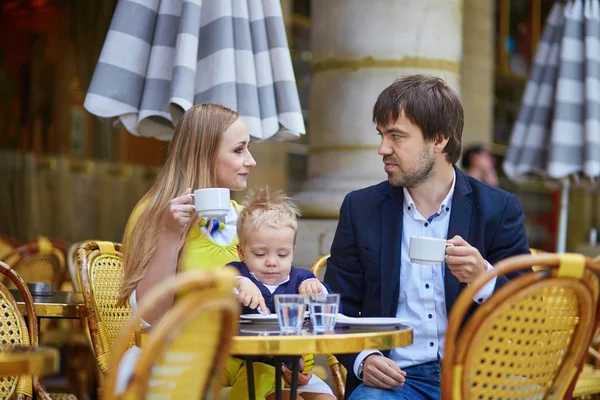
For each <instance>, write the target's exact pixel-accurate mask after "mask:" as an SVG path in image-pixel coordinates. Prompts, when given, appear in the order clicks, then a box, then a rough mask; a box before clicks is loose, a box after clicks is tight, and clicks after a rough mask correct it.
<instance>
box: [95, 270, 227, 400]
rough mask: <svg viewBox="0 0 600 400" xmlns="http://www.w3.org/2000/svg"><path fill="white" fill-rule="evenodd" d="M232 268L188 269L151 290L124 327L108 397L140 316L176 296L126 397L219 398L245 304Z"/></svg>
mask: <svg viewBox="0 0 600 400" xmlns="http://www.w3.org/2000/svg"><path fill="white" fill-rule="evenodd" d="M235 276H236V274H235V273H234V272H233V271H232V270H230V269H222V270H217V271H211V272H204V273H203V272H194V271H192V272H183V273H180V274H178V275H176V276H175V277H172V278H171V279H169V280H166V281H165V282H164V283H162V284H161V285H159V286H157V287H156V288H154V289H153V290H152V292H151V293H149V294H148V295H147V296H146V297H145V299H144V301H142V302H140V303H139V308H138V310H137V311H136V312H135V313H134V314H133V315H132V318H131V319H130V320H129V321H128V322H127V325H126V326H125V327H124V328H123V332H122V333H121V336H120V338H119V342H118V344H117V345H116V346H115V351H114V353H113V354H114V358H113V359H111V367H110V371H109V374H108V378H107V380H106V391H105V394H106V397H105V399H114V398H115V397H114V394H113V393H114V392H115V390H114V388H115V380H116V375H117V372H116V369H117V366H118V363H119V361H120V358H121V357H122V355H123V354H124V352H125V350H126V348H127V342H128V340H129V337H130V336H131V334H132V333H134V332H135V329H137V328H136V327H137V326H138V325H139V321H140V318H143V316H144V315H145V313H146V312H147V311H148V310H150V309H152V308H154V307H155V305H156V304H158V303H160V302H162V301H165V299H166V298H167V297H170V296H174V297H175V298H176V299H177V300H176V301H175V303H174V305H173V307H172V308H171V310H170V311H169V312H168V313H167V315H166V316H165V317H164V318H163V320H162V321H161V323H160V324H159V325H157V326H154V327H153V329H152V332H151V333H150V335H149V337H148V339H147V341H146V342H145V344H144V347H143V349H142V353H141V355H140V358H139V360H138V362H137V364H136V368H135V371H134V373H133V377H132V379H131V381H130V382H129V385H128V388H127V391H126V393H125V395H123V398H136V399H146V398H147V399H163V398H164V399H171V398H172V399H213V398H217V393H218V391H219V390H220V384H219V382H220V380H221V377H222V375H223V373H224V369H225V363H226V361H227V359H228V357H229V349H230V346H231V339H232V337H233V335H234V334H235V332H236V331H237V320H238V315H239V304H238V302H237V300H236V298H235V296H234V295H233V290H232V289H233V287H234V284H235Z"/></svg>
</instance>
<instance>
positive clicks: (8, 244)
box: [0, 235, 21, 260]
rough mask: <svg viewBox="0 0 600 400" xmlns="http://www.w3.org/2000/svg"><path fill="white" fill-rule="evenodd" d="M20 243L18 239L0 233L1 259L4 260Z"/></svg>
mask: <svg viewBox="0 0 600 400" xmlns="http://www.w3.org/2000/svg"><path fill="white" fill-rule="evenodd" d="M20 245H21V243H20V242H19V241H18V240H16V239H13V238H11V237H9V236H4V235H0V260H3V259H4V257H5V256H6V255H7V254H8V253H10V252H12V251H13V250H14V249H16V248H17V247H19V246H20Z"/></svg>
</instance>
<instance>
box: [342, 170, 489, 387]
mask: <svg viewBox="0 0 600 400" xmlns="http://www.w3.org/2000/svg"><path fill="white" fill-rule="evenodd" d="M455 183H456V172H455V173H454V180H453V182H452V187H451V188H450V191H449V192H448V194H447V195H446V198H444V200H443V201H442V203H441V205H440V208H439V209H438V211H437V212H436V213H435V214H433V215H431V216H429V217H428V218H425V217H424V216H423V215H421V213H420V212H419V211H418V210H417V208H416V207H415V203H414V201H413V199H412V197H411V196H410V193H409V192H408V190H407V189H404V204H403V209H404V216H403V218H402V254H401V257H400V260H399V262H400V263H401V265H402V268H401V269H400V292H399V293H400V294H399V298H398V309H397V310H396V317H397V318H402V319H403V320H406V321H407V322H406V325H408V326H410V327H411V328H413V344H412V345H410V346H407V347H398V348H395V349H393V350H392V351H391V352H390V358H391V359H392V360H394V361H395V362H396V364H397V365H398V366H399V367H400V368H405V367H410V366H413V365H418V364H424V363H427V362H431V361H436V360H441V359H442V356H443V354H444V336H445V335H446V328H447V326H448V315H446V314H447V313H446V300H445V289H444V269H445V263H444V265H441V266H440V265H424V264H413V263H411V261H410V259H409V257H408V250H409V245H410V238H411V236H427V237H432V238H438V239H447V237H446V236H447V235H448V226H449V224H450V215H451V213H452V197H453V195H454V186H455ZM464 239H465V240H466V239H467V238H464ZM491 268H493V267H492V266H491V265H490V264H489V263H488V270H489V269H491ZM495 285H496V279H495V278H494V279H493V280H491V281H490V282H488V283H487V284H486V285H485V286H484V287H483V288H482V289H481V290H480V291H479V292H478V293H477V295H476V296H475V298H474V301H476V302H478V303H481V302H483V301H485V300H487V299H488V298H489V297H490V296H491V295H492V294H493V292H494V287H495ZM373 353H379V354H381V353H380V352H379V351H377V350H365V351H363V352H361V353H360V354H359V355H358V357H356V361H355V362H354V368H353V369H354V373H355V374H356V376H357V377H358V369H359V366H360V364H361V362H362V361H363V360H364V359H365V358H366V357H367V356H369V355H371V354H373Z"/></svg>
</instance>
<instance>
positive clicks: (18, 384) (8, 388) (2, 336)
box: [0, 261, 77, 400]
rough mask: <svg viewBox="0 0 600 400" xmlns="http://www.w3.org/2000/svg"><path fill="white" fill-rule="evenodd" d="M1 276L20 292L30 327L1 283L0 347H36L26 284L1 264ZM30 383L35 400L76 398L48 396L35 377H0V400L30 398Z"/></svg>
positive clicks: (72, 396)
mask: <svg viewBox="0 0 600 400" xmlns="http://www.w3.org/2000/svg"><path fill="white" fill-rule="evenodd" d="M0 274H1V275H2V276H4V277H6V278H7V279H9V280H10V281H11V282H12V283H13V284H14V286H15V287H16V288H17V289H18V290H19V292H20V293H21V296H22V297H23V299H24V301H25V308H26V309H27V315H28V317H29V318H28V322H29V327H27V325H26V324H25V320H24V318H23V315H22V314H21V312H20V311H19V308H18V306H17V303H16V301H15V299H14V297H13V296H12V294H11V293H10V291H9V290H8V288H7V287H6V286H5V285H3V284H1V283H0V308H1V309H2V313H0V314H1V315H0V317H1V318H0V320H1V321H2V323H1V324H0V342H1V343H2V344H20V345H24V346H37V345H38V334H37V332H38V329H37V318H36V317H35V315H36V314H35V308H34V306H33V298H32V297H31V293H30V292H29V289H28V288H27V284H26V283H25V281H24V280H23V279H22V278H21V277H20V276H19V274H18V273H17V272H16V271H15V270H14V269H11V268H10V266H8V265H7V264H6V263H4V262H1V261H0ZM32 383H33V388H34V389H35V392H36V394H37V397H38V398H40V399H44V400H52V399H55V400H59V399H60V400H77V397H75V396H74V395H72V394H63V393H52V394H50V393H48V391H47V390H46V388H45V387H44V385H43V384H42V383H41V381H40V380H39V378H38V377H37V376H36V375H34V376H18V377H0V399H11V398H17V399H31V398H33V390H32ZM12 396H15V397H12Z"/></svg>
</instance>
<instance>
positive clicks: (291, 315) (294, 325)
mask: <svg viewBox="0 0 600 400" xmlns="http://www.w3.org/2000/svg"><path fill="white" fill-rule="evenodd" d="M307 300H308V299H307V296H306V295H303V294H276V295H275V310H276V311H277V320H278V321H279V327H280V328H281V331H282V332H284V333H293V332H299V331H300V330H301V329H302V325H303V324H304V312H305V311H306V303H307Z"/></svg>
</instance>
